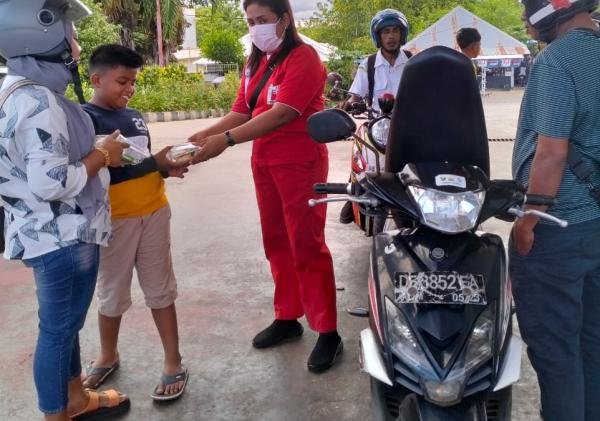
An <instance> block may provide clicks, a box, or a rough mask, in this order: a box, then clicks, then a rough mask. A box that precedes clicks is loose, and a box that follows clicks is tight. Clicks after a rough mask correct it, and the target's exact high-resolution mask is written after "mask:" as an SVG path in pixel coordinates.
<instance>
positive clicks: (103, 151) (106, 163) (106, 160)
mask: <svg viewBox="0 0 600 421" xmlns="http://www.w3.org/2000/svg"><path fill="white" fill-rule="evenodd" d="M96 150H97V151H98V152H100V153H101V154H102V156H104V166H105V167H108V166H109V165H110V155H109V153H108V151H107V150H106V149H104V148H103V147H102V146H97V147H96Z"/></svg>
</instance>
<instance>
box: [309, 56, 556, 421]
mask: <svg viewBox="0 0 600 421" xmlns="http://www.w3.org/2000/svg"><path fill="white" fill-rule="evenodd" d="M397 98H398V101H397V102H396V104H397V105H396V108H395V110H394V114H393V116H392V126H391V131H390V138H389V139H388V147H387V151H386V152H387V153H386V156H387V162H386V171H385V172H366V173H363V174H361V175H359V176H358V177H357V181H356V182H355V183H348V184H333V183H330V184H318V185H316V186H315V190H316V191H317V192H318V193H327V194H338V195H339V196H336V197H328V198H325V199H319V200H311V201H310V203H309V205H310V206H316V205H318V204H319V203H322V202H333V201H342V200H343V201H345V200H351V201H353V202H354V203H360V204H361V205H363V206H365V207H366V208H367V209H369V210H370V211H371V212H372V213H373V214H377V213H378V212H380V213H382V214H387V213H388V212H389V213H390V214H391V215H392V216H393V218H392V219H389V220H388V222H387V223H386V226H385V229H384V231H383V232H382V233H379V234H377V235H375V236H374V237H373V247H372V251H371V261H370V273H369V278H368V293H369V327H368V328H366V329H364V330H363V331H362V332H361V334H360V364H361V368H362V369H363V371H365V372H367V373H368V374H369V375H370V379H371V392H372V393H371V402H372V408H373V415H374V418H375V419H376V420H396V421H398V420H399V421H409V420H410V421H416V420H427V421H468V420H510V417H511V405H512V397H511V385H512V384H513V383H515V382H516V381H517V380H518V379H519V377H520V367H521V351H522V341H521V339H520V338H519V337H517V336H515V335H513V334H512V297H511V288H510V282H509V279H508V276H507V270H506V267H507V265H506V253H505V249H504V244H503V242H502V239H501V238H500V237H499V236H498V235H495V234H490V233H485V232H481V231H479V230H478V227H479V226H480V224H481V223H482V222H484V221H485V220H487V219H489V218H492V217H496V218H500V219H504V220H509V221H510V220H514V218H515V217H522V216H524V215H527V214H535V215H537V216H539V217H540V218H541V219H544V220H547V221H551V222H553V223H556V224H559V225H560V226H563V227H565V226H566V225H567V223H566V222H565V221H562V220H559V219H557V218H554V217H553V216H551V215H548V214H546V213H544V212H540V211H534V210H523V205H525V204H534V205H548V206H551V205H552V204H553V203H554V200H553V199H552V198H549V197H544V196H537V195H536V196H534V195H527V194H525V190H524V189H523V188H522V187H521V186H519V185H518V184H517V183H515V182H514V181H511V180H494V181H492V180H490V178H489V152H488V141H487V133H486V130H485V121H484V119H483V107H482V104H481V99H480V96H479V92H478V88H477V82H476V80H475V77H474V75H473V68H472V65H471V63H470V61H469V60H468V59H466V57H464V56H463V55H462V54H459V53H457V52H455V51H454V50H451V49H448V48H445V47H434V48H430V49H429V50H426V51H424V52H422V53H421V54H419V55H417V56H415V57H414V58H413V59H411V61H410V62H409V63H408V64H407V65H406V68H405V70H404V74H403V77H402V81H401V84H400V89H399V95H398V96H397ZM417 117H418V118H417ZM308 127H309V132H310V134H311V136H312V137H313V138H314V139H315V140H316V141H318V142H321V143H327V142H332V141H335V140H342V139H346V138H347V137H349V136H352V135H353V133H354V132H355V130H356V125H355V123H354V121H353V120H352V119H351V118H350V117H349V116H348V115H347V114H346V113H344V112H343V111H341V110H327V111H324V112H321V113H317V114H315V115H313V116H312V117H311V118H310V120H309V122H308Z"/></svg>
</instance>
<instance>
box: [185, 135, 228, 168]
mask: <svg viewBox="0 0 600 421" xmlns="http://www.w3.org/2000/svg"><path fill="white" fill-rule="evenodd" d="M202 143H203V145H202V149H200V151H199V152H197V153H196V154H195V155H194V157H193V158H192V164H197V163H199V162H204V161H208V160H209V159H211V158H214V157H216V156H219V155H221V154H222V153H223V151H224V150H225V149H227V147H228V146H229V145H227V138H226V137H225V135H224V134H217V135H214V136H208V137H207V138H205V139H202ZM195 144H196V145H199V144H198V143H195Z"/></svg>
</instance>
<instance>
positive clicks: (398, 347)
mask: <svg viewBox="0 0 600 421" xmlns="http://www.w3.org/2000/svg"><path fill="white" fill-rule="evenodd" d="M385 311H386V314H387V331H388V337H389V342H390V346H391V348H392V351H394V353H395V354H396V356H398V358H400V359H401V360H402V361H403V362H404V363H405V364H407V365H408V366H410V367H411V368H413V369H415V370H418V371H420V372H421V373H431V374H433V373H434V371H433V367H431V363H430V362H429V361H428V360H427V357H426V356H425V353H424V352H423V351H422V350H421V347H420V345H419V343H418V342H417V338H416V337H415V335H414V334H413V332H412V330H411V328H410V325H409V324H408V322H407V321H406V318H405V317H404V315H403V314H402V312H401V311H400V309H399V308H398V307H397V306H396V305H395V304H394V303H392V301H391V300H390V299H389V298H387V297H386V298H385ZM433 375H435V374H433ZM426 377H430V376H426Z"/></svg>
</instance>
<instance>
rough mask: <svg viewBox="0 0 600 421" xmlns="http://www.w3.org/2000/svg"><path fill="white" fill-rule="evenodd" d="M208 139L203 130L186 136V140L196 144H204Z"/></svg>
mask: <svg viewBox="0 0 600 421" xmlns="http://www.w3.org/2000/svg"><path fill="white" fill-rule="evenodd" d="M207 141H208V136H207V134H206V131H205V130H200V131H199V132H196V133H194V134H193V135H191V136H190V137H189V138H188V142H190V143H193V144H194V145H196V146H202V147H203V146H204V145H205V144H206V142H207Z"/></svg>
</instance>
